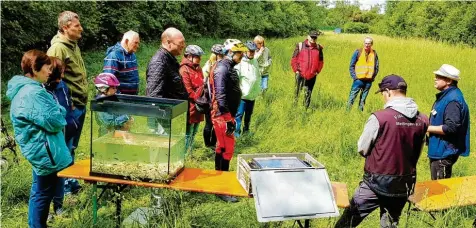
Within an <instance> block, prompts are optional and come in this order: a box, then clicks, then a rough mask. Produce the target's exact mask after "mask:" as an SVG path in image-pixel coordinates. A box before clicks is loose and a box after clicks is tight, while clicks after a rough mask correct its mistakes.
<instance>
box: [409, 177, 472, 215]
mask: <svg viewBox="0 0 476 228" xmlns="http://www.w3.org/2000/svg"><path fill="white" fill-rule="evenodd" d="M475 185H476V176H467V177H455V178H449V179H442V180H430V181H422V182H417V183H416V185H415V193H414V194H413V195H411V196H410V198H409V200H410V202H412V203H414V204H415V207H416V208H418V209H419V210H422V211H439V210H444V209H448V208H452V207H461V206H469V205H475V204H476V191H475V190H474V186H475Z"/></svg>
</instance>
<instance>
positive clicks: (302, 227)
mask: <svg viewBox="0 0 476 228" xmlns="http://www.w3.org/2000/svg"><path fill="white" fill-rule="evenodd" d="M297 224H298V225H299V227H300V228H309V227H311V220H310V219H304V226H303V225H302V223H301V220H297Z"/></svg>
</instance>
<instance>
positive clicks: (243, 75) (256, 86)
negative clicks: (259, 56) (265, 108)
mask: <svg viewBox="0 0 476 228" xmlns="http://www.w3.org/2000/svg"><path fill="white" fill-rule="evenodd" d="M235 69H236V70H237V72H238V76H239V77H240V88H241V93H242V95H241V99H245V100H251V101H252V100H255V99H256V97H258V95H259V94H260V92H261V74H260V70H259V66H258V61H257V60H256V59H248V58H246V57H243V58H242V59H241V62H240V63H239V64H236V66H235Z"/></svg>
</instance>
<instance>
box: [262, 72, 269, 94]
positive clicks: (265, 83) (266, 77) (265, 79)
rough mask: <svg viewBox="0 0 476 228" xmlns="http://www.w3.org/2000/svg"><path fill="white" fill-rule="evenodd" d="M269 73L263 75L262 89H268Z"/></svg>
mask: <svg viewBox="0 0 476 228" xmlns="http://www.w3.org/2000/svg"><path fill="white" fill-rule="evenodd" d="M268 81H269V74H264V75H261V91H265V90H267V89H268Z"/></svg>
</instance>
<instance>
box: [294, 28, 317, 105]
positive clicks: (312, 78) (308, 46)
mask: <svg viewBox="0 0 476 228" xmlns="http://www.w3.org/2000/svg"><path fill="white" fill-rule="evenodd" d="M318 36H319V33H318V32H317V31H311V32H310V33H309V36H308V37H307V39H306V40H304V41H303V42H300V43H298V44H297V45H296V48H295V49H294V53H293V57H292V59H291V67H292V68H293V71H294V72H295V73H296V93H295V101H296V102H297V100H298V98H299V92H300V91H301V89H302V88H303V87H304V106H305V107H306V109H307V108H308V107H309V104H310V103H311V94H312V89H313V88H314V84H315V83H316V76H317V75H318V74H319V73H320V72H321V70H322V67H323V66H324V54H323V52H322V49H323V47H322V46H321V45H320V44H317V42H316V41H317V37H318Z"/></svg>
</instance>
